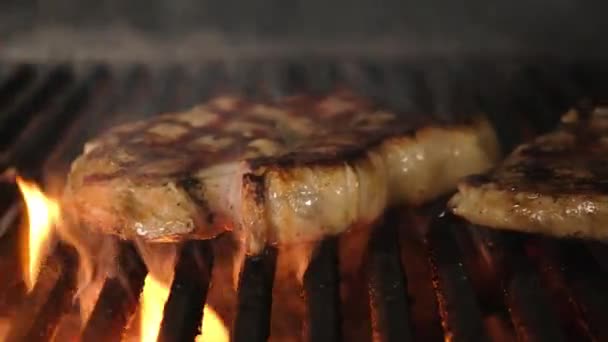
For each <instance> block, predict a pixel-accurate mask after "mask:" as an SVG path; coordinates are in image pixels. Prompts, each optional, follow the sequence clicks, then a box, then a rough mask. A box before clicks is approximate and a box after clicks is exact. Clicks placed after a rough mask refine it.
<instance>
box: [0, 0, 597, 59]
mask: <svg viewBox="0 0 608 342" xmlns="http://www.w3.org/2000/svg"><path fill="white" fill-rule="evenodd" d="M607 9H608V5H606V2H605V1H576V0H504V1H487V0H469V1H454V0H420V1H412V0H404V1H399V0H377V1H374V0H350V1H347V0H338V1H323V0H307V1H306V0H263V1H252V0H249V1H243V0H241V1H239V0H216V1H209V0H204V1H196V0H174V1H166V0H131V1H124V0H123V1H121V0H46V1H44V0H36V1H34V0H25V1H24V0H8V1H7V0H4V1H1V2H0V39H1V43H2V46H0V55H2V56H4V57H6V56H13V57H18V56H19V55H21V56H26V57H27V56H30V57H31V56H34V57H35V56H38V57H40V56H43V55H44V56H47V57H48V56H66V57H69V56H73V57H75V58H76V57H79V56H80V57H86V56H89V57H90V56H91V55H97V56H100V57H101V58H103V57H104V56H106V57H108V58H110V57H120V58H128V57H134V58H135V57H137V58H150V59H154V58H157V57H160V58H205V57H226V56H231V55H235V54H238V55H241V57H242V56H248V55H260V54H294V55H303V54H313V55H314V54H321V55H323V54H338V55H350V56H358V55H362V56H364V55H368V54H369V55H386V56H429V55H440V56H457V55H480V56H490V55H499V56H520V55H526V56H540V57H546V58H552V57H559V58H605V57H606V56H608V49H607V48H606V45H607V44H606V33H607V32H608V25H607V16H608V11H607Z"/></svg>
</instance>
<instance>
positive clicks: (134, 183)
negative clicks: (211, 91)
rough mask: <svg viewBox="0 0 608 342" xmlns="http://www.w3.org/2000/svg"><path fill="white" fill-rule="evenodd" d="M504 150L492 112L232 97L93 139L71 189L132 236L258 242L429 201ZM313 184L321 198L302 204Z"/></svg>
mask: <svg viewBox="0 0 608 342" xmlns="http://www.w3.org/2000/svg"><path fill="white" fill-rule="evenodd" d="M453 144H455V145H454V146H452V145H453ZM497 155H498V146H497V142H496V137H495V135H494V132H493V130H492V129H491V127H490V125H489V124H488V122H487V120H485V118H483V117H482V116H481V115H471V116H470V117H469V118H468V119H465V120H462V121H461V122H460V123H458V124H456V123H437V122H434V121H433V120H432V119H430V118H429V117H424V116H401V115H399V114H397V113H394V112H390V111H387V110H385V109H383V108H381V107H378V106H376V105H374V104H372V103H371V102H370V101H368V100H366V99H364V98H362V97H359V96H356V95H354V94H353V93H351V92H345V91H340V92H336V93H332V94H330V95H327V96H320V97H315V96H308V95H301V96H294V97H290V98H287V99H284V100H280V101H277V102H272V103H271V102H258V101H252V100H249V99H246V98H242V97H234V96H222V97H218V98H214V99H212V100H211V101H209V102H208V103H206V104H203V105H199V106H197V107H195V108H193V109H191V110H189V111H186V112H181V113H170V114H164V115H160V116H158V117H154V118H152V119H150V120H147V121H140V122H133V123H127V124H123V125H120V126H117V127H115V128H113V129H111V130H109V131H108V132H106V133H104V134H102V135H101V136H99V137H98V138H96V139H94V140H93V141H91V142H89V143H87V144H86V145H85V151H84V153H83V154H82V155H81V156H80V157H78V158H77V159H76V160H75V161H74V163H73V164H72V169H71V172H70V175H69V178H68V184H67V187H66V191H65V193H66V197H71V201H70V202H71V203H73V204H74V206H75V207H76V211H77V212H80V213H81V215H80V216H81V219H82V220H83V221H84V223H85V224H87V225H90V226H92V227H94V228H95V229H97V230H100V231H103V232H107V233H111V234H116V235H119V236H120V237H122V238H126V239H130V238H134V237H141V238H144V239H147V240H149V241H161V242H162V241H178V240H180V239H184V238H194V239H204V238H209V237H212V236H214V235H215V234H217V233H219V232H221V231H224V230H231V229H238V230H239V235H240V236H242V237H244V239H245V240H246V241H247V243H250V244H251V246H248V247H247V249H248V250H257V249H259V248H260V246H261V245H262V244H264V243H266V242H268V243H283V242H286V241H292V242H293V241H299V240H300V239H314V238H316V237H319V236H321V235H328V234H337V233H339V232H340V231H343V230H344V229H345V226H346V225H350V224H367V223H369V222H371V221H373V220H375V219H377V217H378V215H379V214H378V213H379V212H381V211H382V210H384V208H385V206H386V205H387V202H390V203H391V204H392V203H396V202H399V203H403V202H406V203H410V204H421V203H422V202H424V201H426V200H428V199H429V197H431V196H435V195H437V194H439V193H443V192H444V191H447V190H448V189H449V188H451V187H453V186H454V184H455V181H456V178H457V177H456V176H454V175H459V176H460V175H464V174H469V173H471V172H479V171H481V170H485V169H487V168H488V167H489V166H490V165H492V164H493V163H494V161H495V160H496V158H497ZM445 160H450V161H452V162H455V163H456V164H455V165H456V166H455V169H452V166H453V165H450V167H448V166H447V164H446V163H445V162H444V161H445ZM389 165H390V167H389ZM448 169H450V170H448ZM459 176H458V177H459ZM335 186H337V187H338V188H339V189H336V188H334V187H335ZM351 186H353V187H354V189H352V191H351V190H348V189H349V187H351ZM302 189H305V190H306V191H309V190H310V191H313V192H315V196H317V197H318V198H317V197H315V198H311V204H302V203H299V202H298V201H301V198H300V195H301V194H300V190H302ZM336 190H337V191H338V192H340V191H342V193H340V194H335V191H336ZM346 193H348V194H346ZM272 194H274V195H272ZM272 196H275V197H277V198H279V197H281V198H282V199H269V197H272ZM359 197H362V198H359ZM365 197H367V198H365ZM99 199H103V200H101V201H100V200H99ZM306 201H307V202H308V200H306ZM287 202H289V203H288V204H285V203H287ZM296 202H297V203H296ZM347 202H348V203H347ZM328 203H329V205H333V206H334V207H340V209H341V210H342V211H340V210H336V213H337V214H333V213H331V210H329V209H328V208H327V207H326V206H327V205H328ZM315 206H316V207H315ZM324 206H325V207H324ZM309 211H310V212H309ZM313 211H314V214H313V213H312V212H313ZM279 226H280V227H285V229H282V228H279ZM286 226H288V227H286ZM303 235H306V236H305V237H304V236H303Z"/></svg>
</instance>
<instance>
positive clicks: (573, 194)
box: [450, 109, 608, 240]
mask: <svg viewBox="0 0 608 342" xmlns="http://www.w3.org/2000/svg"><path fill="white" fill-rule="evenodd" d="M577 117H578V115H577V113H576V112H574V111H572V112H570V113H569V114H567V115H566V116H564V118H565V120H562V121H563V122H562V125H561V127H559V128H558V129H557V130H556V131H554V132H552V133H549V134H546V135H543V136H540V137H538V138H536V139H535V140H533V141H532V142H530V143H527V144H524V145H521V146H519V147H518V148H516V149H515V150H514V151H513V153H512V154H511V155H510V156H508V157H507V158H506V160H504V162H503V163H502V164H501V165H500V166H498V167H497V168H496V169H495V170H493V171H492V172H490V173H489V174H487V175H483V176H472V177H468V178H467V179H466V180H464V181H462V182H461V183H460V184H459V186H458V193H457V194H456V195H454V197H452V199H451V200H450V206H451V207H452V210H453V212H454V213H455V214H456V215H459V216H462V217H464V218H465V219H467V220H468V221H470V222H472V223H475V224H479V225H484V226H488V227H493V228H499V229H510V230H517V231H526V232H533V233H542V234H548V235H552V236H558V237H567V236H579V237H584V238H591V239H602V240H604V239H606V238H607V237H608V230H607V229H605V225H606V223H607V222H608V159H607V156H608V111H606V110H602V109H598V110H596V111H595V112H594V113H593V114H592V116H591V117H590V118H587V119H585V120H582V119H581V120H579V119H578V118H577Z"/></svg>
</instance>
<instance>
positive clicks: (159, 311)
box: [139, 274, 169, 342]
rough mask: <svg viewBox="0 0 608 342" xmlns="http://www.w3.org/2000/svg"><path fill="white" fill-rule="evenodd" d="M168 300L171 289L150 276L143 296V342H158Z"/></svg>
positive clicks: (145, 284) (141, 328) (147, 277)
mask: <svg viewBox="0 0 608 342" xmlns="http://www.w3.org/2000/svg"><path fill="white" fill-rule="evenodd" d="M168 298H169V287H167V286H166V285H165V284H163V283H161V282H159V281H158V280H156V279H155V278H154V277H152V276H151V275H150V274H148V276H146V280H145V281H144V289H143V291H142V295H141V326H140V330H141V333H140V334H141V337H140V339H139V340H140V341H141V342H156V340H157V339H158V333H159V330H160V324H161V322H162V320H163V311H164V308H165V303H166V302H167V299H168Z"/></svg>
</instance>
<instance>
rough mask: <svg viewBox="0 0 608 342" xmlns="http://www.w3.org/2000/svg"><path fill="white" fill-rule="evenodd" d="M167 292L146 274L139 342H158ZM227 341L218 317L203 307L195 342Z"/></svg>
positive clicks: (207, 306) (162, 285)
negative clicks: (199, 332)
mask: <svg viewBox="0 0 608 342" xmlns="http://www.w3.org/2000/svg"><path fill="white" fill-rule="evenodd" d="M169 292H170V289H169V287H168V286H166V285H165V284H163V283H162V282H160V281H158V280H156V278H154V277H153V276H151V275H150V274H148V276H147V277H146V280H145V282H144V289H143V291H142V295H141V321H140V338H139V341H140V342H156V341H157V340H158V333H159V331H160V325H161V323H162V320H163V311H164V308H165V303H166V302H167V299H168V298H169ZM229 340H230V339H229V337H228V329H226V325H225V324H224V322H223V321H222V319H221V318H220V316H219V315H218V314H217V313H216V312H215V311H214V310H213V309H212V308H210V307H209V305H205V307H204V309H203V321H202V323H201V334H200V335H198V336H197V337H196V342H228V341H229Z"/></svg>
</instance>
